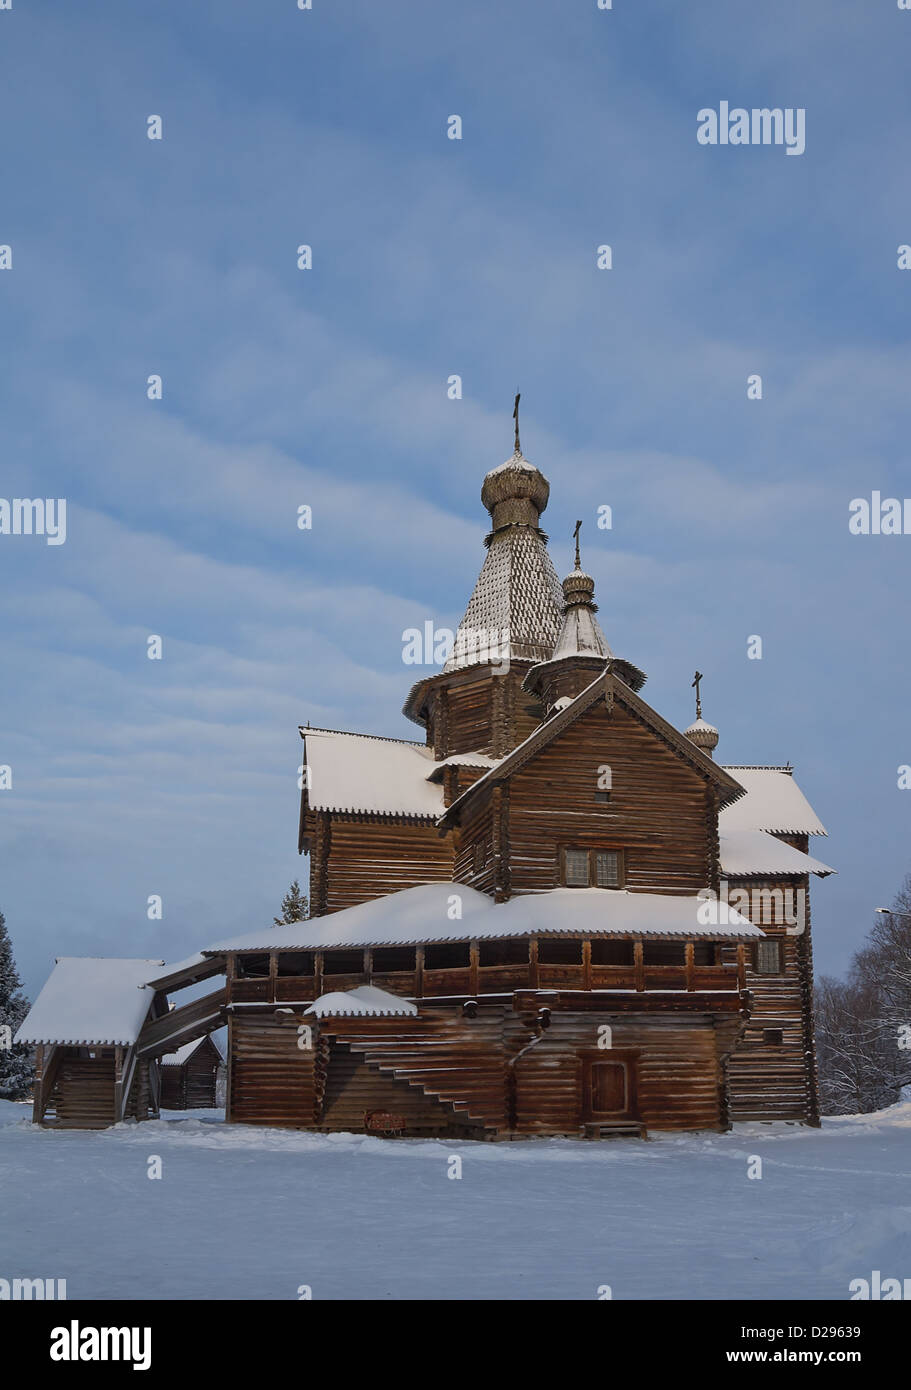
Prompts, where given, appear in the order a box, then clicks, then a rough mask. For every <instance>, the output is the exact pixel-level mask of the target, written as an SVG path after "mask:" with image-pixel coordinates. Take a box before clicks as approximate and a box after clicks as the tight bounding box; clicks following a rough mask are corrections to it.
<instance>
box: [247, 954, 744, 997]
mask: <svg viewBox="0 0 911 1390" xmlns="http://www.w3.org/2000/svg"><path fill="white" fill-rule="evenodd" d="M364 984H373V985H376V986H377V988H379V989H384V990H386V991H387V992H388V993H389V994H397V995H400V996H402V997H403V998H410V999H415V998H423V999H432V998H442V997H444V996H453V995H454V996H460V995H472V994H511V993H512V992H513V991H514V990H517V989H561V990H633V991H636V992H637V993H649V992H653V991H661V990H675V991H686V992H688V993H689V992H693V991H702V992H706V991H710V992H716V991H725V990H737V989H738V988H739V987H740V985H741V981H740V979H739V975H738V966H737V965H736V964H733V963H732V964H730V965H693V964H692V963H690V964H689V965H646V964H643V963H642V961H641V958H640V960H639V961H637V963H636V964H635V965H590V964H585V965H549V964H545V963H537V962H535V963H532V962H529V963H528V964H527V965H490V966H483V965H478V964H477V962H476V961H475V963H473V964H472V965H471V966H470V967H469V966H460V967H456V968H454V969H451V970H427V969H424V970H402V971H382V972H378V973H377V974H375V975H371V974H370V973H369V972H367V971H364V972H363V973H362V974H359V975H320V974H319V973H318V972H317V973H315V974H313V975H300V976H295V975H279V976H272V977H268V978H260V979H249V980H246V979H243V978H237V977H234V978H230V979H229V982H228V996H227V997H228V1000H229V1001H230V1003H232V1004H282V1003H295V1004H296V1003H304V1002H306V1001H308V1000H311V999H316V998H318V996H319V995H321V994H329V993H331V992H334V991H345V990H352V989H356V988H357V987H358V986H359V985H364Z"/></svg>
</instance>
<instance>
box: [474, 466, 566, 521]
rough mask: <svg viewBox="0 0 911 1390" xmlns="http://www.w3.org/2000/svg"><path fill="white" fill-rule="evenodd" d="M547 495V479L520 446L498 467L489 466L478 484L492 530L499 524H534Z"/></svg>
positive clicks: (544, 505)
mask: <svg viewBox="0 0 911 1390" xmlns="http://www.w3.org/2000/svg"><path fill="white" fill-rule="evenodd" d="M549 497H550V483H549V482H548V481H547V479H546V478H545V476H544V474H543V473H542V472H541V471H540V469H538V468H535V466H534V464H532V463H529V462H528V459H527V458H525V456H524V454H523V453H522V452H521V450H519V449H517V450H516V452H515V453H514V454H513V456H512V458H511V459H507V460H506V462H505V463H501V464H500V466H499V468H492V469H491V470H490V472H489V473H488V474H487V476H486V477H485V479H484V482H483V485H482V487H481V501H482V502H483V503H484V506H485V507H486V508H487V510H488V511H489V512H490V515H491V518H492V520H493V529H494V530H495V531H498V530H499V529H500V527H501V526H511V525H512V526H517V525H518V526H523V525H524V526H537V524H538V519H539V517H540V515H541V513H542V512H543V510H544V508H545V507H546V506H547V502H548V499H549Z"/></svg>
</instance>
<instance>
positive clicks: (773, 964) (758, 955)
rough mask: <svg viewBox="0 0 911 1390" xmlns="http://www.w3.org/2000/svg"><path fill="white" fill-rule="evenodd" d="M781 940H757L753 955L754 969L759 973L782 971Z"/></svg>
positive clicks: (767, 973) (766, 973)
mask: <svg viewBox="0 0 911 1390" xmlns="http://www.w3.org/2000/svg"><path fill="white" fill-rule="evenodd" d="M781 954H782V953H781V942H780V941H757V943H756V951H755V954H754V956H753V969H754V970H755V971H756V974H757V975H780V974H781V973H782V959H781Z"/></svg>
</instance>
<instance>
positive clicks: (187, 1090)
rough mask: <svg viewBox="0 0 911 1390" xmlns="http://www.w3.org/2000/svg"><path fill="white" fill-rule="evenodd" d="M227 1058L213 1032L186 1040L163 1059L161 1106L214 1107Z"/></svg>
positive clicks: (197, 1108)
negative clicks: (220, 1076) (220, 1074)
mask: <svg viewBox="0 0 911 1390" xmlns="http://www.w3.org/2000/svg"><path fill="white" fill-rule="evenodd" d="M223 1066H224V1059H223V1058H222V1055H221V1052H220V1051H219V1049H218V1045H217V1044H216V1043H215V1042H214V1041H213V1039H212V1037H211V1035H208V1034H207V1035H206V1037H204V1038H196V1039H195V1040H194V1041H193V1042H188V1043H185V1044H184V1046H183V1047H181V1048H178V1050H177V1051H176V1052H169V1053H167V1054H166V1055H165V1056H164V1057H162V1059H161V1108H162V1109H163V1110H211V1109H212V1108H213V1107H214V1106H215V1105H217V1104H218V1101H217V1099H216V1089H217V1084H218V1076H219V1072H220V1071H221V1069H222V1068H223Z"/></svg>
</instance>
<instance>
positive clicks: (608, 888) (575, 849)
mask: <svg viewBox="0 0 911 1390" xmlns="http://www.w3.org/2000/svg"><path fill="white" fill-rule="evenodd" d="M568 854H584V855H586V856H587V860H588V881H587V882H586V883H570V882H568V879H567V870H566V860H567V855H568ZM599 854H615V855H616V856H617V882H616V883H615V884H609V885H602V884H600V883H598V879H597V872H598V871H597V867H596V864H597V860H596V855H599ZM559 869H560V887H561V888H602V891H604V892H616V891H617V889H619V888H623V887H624V885H625V883H626V852H625V851H624V850H623V849H621V848H620V847H619V846H617V845H609V846H605V845H600V846H599V845H578V844H570V845H561V846H560V865H559Z"/></svg>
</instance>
